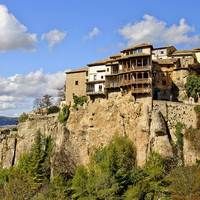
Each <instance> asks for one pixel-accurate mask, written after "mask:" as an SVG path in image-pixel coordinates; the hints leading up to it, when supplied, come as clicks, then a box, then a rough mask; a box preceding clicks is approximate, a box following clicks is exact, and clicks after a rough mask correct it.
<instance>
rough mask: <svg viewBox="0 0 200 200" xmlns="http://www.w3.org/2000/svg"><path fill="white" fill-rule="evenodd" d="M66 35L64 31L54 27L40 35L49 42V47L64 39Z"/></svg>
mask: <svg viewBox="0 0 200 200" xmlns="http://www.w3.org/2000/svg"><path fill="white" fill-rule="evenodd" d="M66 35H67V33H66V32H63V31H59V30H58V29H54V30H51V31H49V32H48V33H44V34H43V35H42V40H46V41H47V42H48V44H49V47H50V48H52V47H54V46H55V45H57V44H59V43H61V42H62V41H63V40H64V39H65V37H66Z"/></svg>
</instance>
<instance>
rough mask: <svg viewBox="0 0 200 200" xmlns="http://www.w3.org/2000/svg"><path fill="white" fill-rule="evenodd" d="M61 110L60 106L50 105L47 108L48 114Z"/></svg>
mask: <svg viewBox="0 0 200 200" xmlns="http://www.w3.org/2000/svg"><path fill="white" fill-rule="evenodd" d="M59 111H60V108H59V107H58V106H55V105H54V106H50V107H49V108H48V109H47V114H48V115H49V114H53V113H58V112H59Z"/></svg>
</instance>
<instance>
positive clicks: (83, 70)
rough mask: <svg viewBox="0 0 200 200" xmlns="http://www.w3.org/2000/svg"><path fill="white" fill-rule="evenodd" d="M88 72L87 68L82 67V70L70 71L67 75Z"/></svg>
mask: <svg viewBox="0 0 200 200" xmlns="http://www.w3.org/2000/svg"><path fill="white" fill-rule="evenodd" d="M87 71H88V68H87V67H82V68H79V69H74V70H71V71H68V72H66V74H72V73H79V72H87Z"/></svg>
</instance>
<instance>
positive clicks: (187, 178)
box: [168, 166, 200, 200]
mask: <svg viewBox="0 0 200 200" xmlns="http://www.w3.org/2000/svg"><path fill="white" fill-rule="evenodd" d="M168 180H169V181H170V182H171V184H170V186H169V192H170V193H171V194H172V198H173V199H175V200H197V199H200V168H199V167H198V166H191V167H178V168H176V169H175V170H173V171H172V172H171V173H170V175H169V176H168Z"/></svg>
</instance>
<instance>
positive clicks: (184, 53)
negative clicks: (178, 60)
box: [172, 50, 195, 56]
mask: <svg viewBox="0 0 200 200" xmlns="http://www.w3.org/2000/svg"><path fill="white" fill-rule="evenodd" d="M194 53H195V51H194V50H177V51H175V52H174V53H173V54H172V56H181V55H194Z"/></svg>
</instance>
